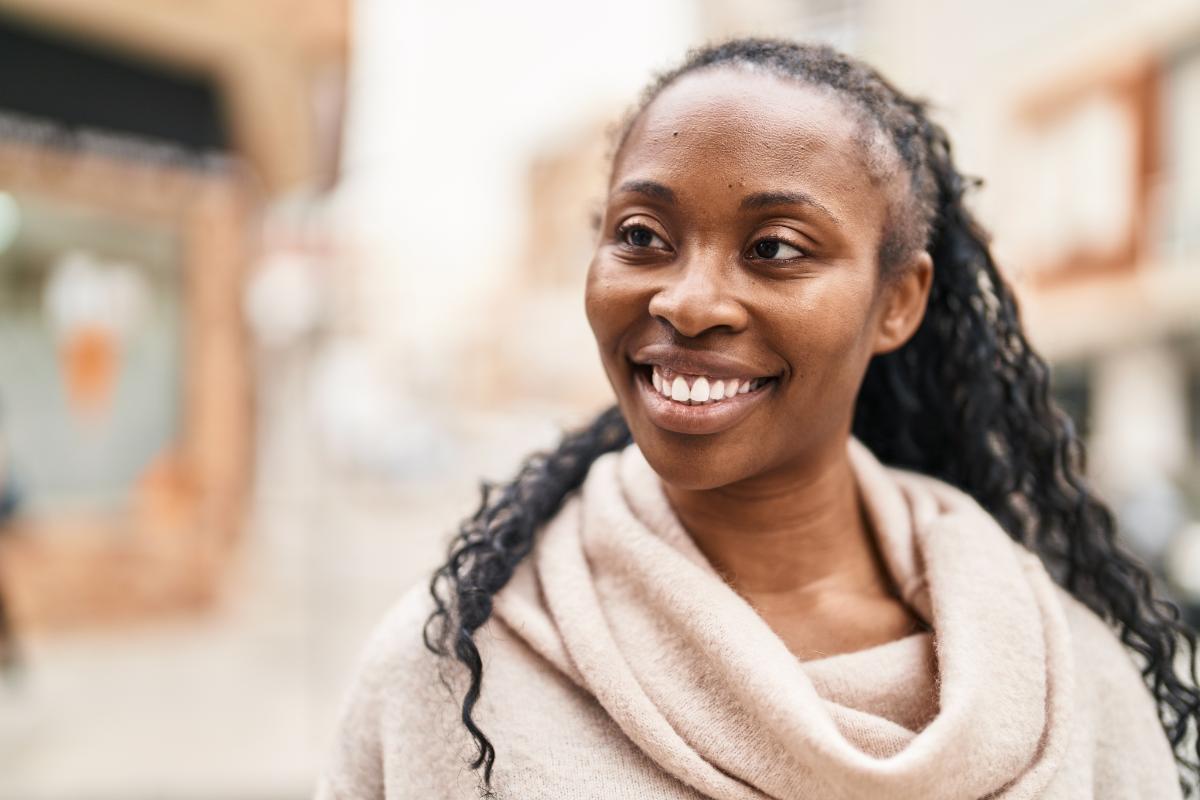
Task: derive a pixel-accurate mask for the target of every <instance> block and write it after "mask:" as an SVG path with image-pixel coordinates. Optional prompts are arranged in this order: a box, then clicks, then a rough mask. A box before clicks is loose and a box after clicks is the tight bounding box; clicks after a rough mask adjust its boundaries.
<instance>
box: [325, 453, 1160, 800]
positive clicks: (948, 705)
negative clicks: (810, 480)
mask: <svg viewBox="0 0 1200 800" xmlns="http://www.w3.org/2000/svg"><path fill="white" fill-rule="evenodd" d="M849 454H850V458H851V462H852V464H853V467H854V471H855V474H856V477H857V480H858V484H859V486H860V490H861V495H862V499H863V503H864V508H865V509H866V512H867V514H868V518H869V520H870V521H871V524H872V526H873V528H874V531H875V535H876V536H877V537H878V543H879V546H880V550H881V552H882V553H883V556H884V559H885V561H886V563H887V566H888V568H889V570H890V571H891V573H892V576H893V578H894V580H895V584H896V586H897V587H899V590H900V593H901V595H902V596H903V599H904V600H905V601H906V602H908V603H909V604H910V606H911V607H912V608H913V609H915V610H916V611H917V613H918V614H920V615H921V616H922V617H923V618H924V619H925V620H926V621H927V622H928V623H929V624H930V626H931V627H932V629H933V633H932V634H928V633H922V634H915V635H913V636H909V637H907V638H904V639H900V640H897V641H894V642H891V643H888V644H885V645H881V646H878V647H873V648H869V649H866V650H862V651H860V652H857V653H850V654H845V655H838V656H833V657H829V658H824V659H820V660H817V661H808V662H800V661H798V660H797V659H796V657H795V656H794V655H793V654H792V653H791V652H790V651H789V650H788V649H787V647H786V646H785V644H784V643H783V641H782V640H781V639H780V638H779V637H778V636H777V635H776V634H775V633H774V632H773V631H772V630H771V629H770V628H769V627H768V626H767V624H766V623H765V622H764V621H763V619H762V618H761V617H760V616H759V615H758V614H757V613H756V612H755V610H754V609H753V608H752V607H751V606H750V605H749V604H748V603H747V602H746V600H744V599H743V598H742V597H740V596H739V595H738V594H737V593H736V592H734V591H733V590H732V589H731V588H730V587H729V586H728V585H727V584H726V583H725V582H724V581H723V580H722V579H721V577H720V576H719V575H718V574H717V573H716V572H715V571H714V569H713V568H712V566H711V565H710V564H709V563H708V561H707V560H706V559H705V557H704V556H703V554H702V553H701V552H700V551H699V550H698V549H697V548H696V546H695V544H694V542H693V541H692V540H691V538H690V537H689V536H688V534H687V532H686V531H685V530H684V529H683V528H682V527H681V525H680V523H679V521H678V519H677V517H676V516H675V514H674V513H673V511H672V509H671V507H670V505H669V503H668V501H667V499H666V496H665V494H664V492H663V490H662V485H661V482H660V479H659V478H658V476H657V475H656V474H655V473H654V471H653V469H652V468H651V467H650V465H649V464H648V463H647V462H646V460H645V458H644V456H643V455H642V454H641V452H640V451H639V450H638V449H637V447H636V446H634V445H631V446H629V447H628V448H626V449H625V450H624V451H622V452H619V453H610V454H608V455H606V456H603V457H601V458H600V459H599V460H597V462H596V463H595V464H594V465H593V467H592V469H591V471H590V473H589V475H588V478H587V480H586V481H585V483H584V486H583V488H582V491H581V492H580V493H579V494H577V495H575V496H573V497H571V498H570V499H569V500H568V501H567V503H566V504H565V505H564V506H563V508H562V509H561V511H560V512H559V513H558V514H557V515H556V516H555V518H554V519H553V520H551V521H550V522H549V523H548V524H547V526H546V527H545V529H544V530H543V531H542V533H541V538H540V540H539V542H538V544H537V547H536V548H535V550H534V552H533V554H532V556H531V557H530V558H529V559H527V560H526V562H524V563H523V564H522V566H521V568H520V569H519V570H518V572H517V574H516V576H514V579H513V581H512V582H511V583H510V584H509V585H508V586H507V587H506V588H505V589H504V590H503V591H502V592H501V593H500V594H499V595H498V596H497V598H496V605H495V618H494V620H493V622H491V623H489V626H488V630H490V631H492V633H491V634H485V635H482V636H480V637H477V638H479V639H481V641H482V643H483V644H482V647H483V649H484V665H485V666H484V670H485V672H484V702H483V703H481V711H480V715H481V724H482V725H483V727H484V729H485V731H486V732H487V733H488V735H489V737H490V738H491V739H492V740H493V741H494V742H496V745H497V749H498V759H499V760H498V763H497V781H496V782H497V789H498V791H499V794H500V796H501V797H503V798H509V799H511V800H518V799H519V800H526V799H527V798H532V797H562V796H567V795H568V794H569V795H570V796H574V797H601V796H603V797H629V798H641V797H659V798H661V797H680V798H683V797H688V798H692V797H696V796H706V797H711V798H718V799H719V800H765V798H777V799H778V800H799V799H800V798H887V799H888V800H906V799H908V798H911V799H912V800H918V799H919V800H939V799H942V798H944V799H945V800H951V799H952V798H953V799H955V800H958V799H960V798H961V799H962V800H972V799H975V798H985V797H986V798H1005V800H1017V799H1018V798H1093V797H1096V798H1100V797H1111V798H1147V800H1149V798H1154V800H1162V799H1163V798H1173V797H1178V796H1179V790H1178V784H1177V777H1176V772H1175V768H1174V762H1173V759H1172V755H1171V753H1170V750H1169V748H1168V746H1167V743H1166V740H1165V737H1164V736H1163V733H1162V730H1161V728H1160V727H1159V726H1158V723H1157V719H1156V717H1155V710H1154V705H1153V702H1152V700H1151V698H1150V696H1149V693H1148V692H1147V691H1146V689H1145V688H1144V687H1143V685H1142V684H1141V680H1140V677H1139V676H1138V675H1137V673H1136V671H1135V670H1134V668H1133V665H1132V663H1131V661H1130V659H1129V657H1128V656H1126V654H1125V652H1124V651H1123V650H1122V648H1121V646H1120V645H1119V644H1118V643H1117V641H1116V640H1115V638H1114V637H1113V635H1112V634H1111V633H1110V632H1109V631H1108V630H1107V629H1106V628H1105V627H1104V625H1103V624H1102V623H1101V622H1100V621H1099V620H1097V619H1096V618H1095V617H1094V616H1093V615H1092V614H1091V613H1090V612H1088V611H1087V610H1085V609H1084V608H1083V607H1082V606H1081V605H1079V604H1078V603H1076V602H1075V601H1074V600H1073V599H1071V598H1070V597H1069V596H1068V595H1066V594H1065V593H1064V592H1062V591H1061V590H1059V589H1058V588H1056V586H1055V585H1054V584H1053V583H1052V581H1051V580H1050V578H1049V577H1048V576H1047V574H1046V572H1045V570H1044V569H1043V567H1042V564H1041V562H1040V561H1039V560H1038V559H1037V558H1036V557H1035V556H1034V555H1032V554H1030V553H1028V552H1027V551H1025V550H1024V549H1022V548H1021V547H1019V546H1017V545H1016V544H1014V543H1013V541H1012V540H1011V539H1010V538H1009V537H1008V536H1007V535H1006V534H1005V533H1004V531H1003V530H1002V529H1001V528H1000V527H999V526H998V525H997V524H996V522H995V521H994V520H993V518H992V517H990V516H989V515H988V514H987V513H986V512H985V511H984V510H983V509H982V508H980V507H979V506H978V505H977V504H976V503H975V502H974V501H973V500H971V499H970V498H969V497H968V496H966V495H965V494H963V493H962V492H960V491H958V490H956V489H954V488H953V487H950V486H948V485H947V484H945V483H942V482H940V481H937V480H934V479H932V478H929V477H925V476H921V475H917V474H914V473H909V472H904V471H900V470H895V469H890V468H885V467H883V466H882V465H881V464H880V463H879V462H878V461H877V460H876V459H875V457H874V456H873V455H872V454H871V453H870V452H869V451H868V450H867V449H866V448H865V447H864V446H862V445H861V444H860V443H858V442H857V441H856V440H851V441H850V443H849ZM408 605H409V607H410V609H411V611H408V612H404V613H401V614H395V615H393V617H392V619H391V621H390V622H388V623H385V625H384V626H383V628H382V629H381V631H380V633H379V634H377V636H376V642H375V645H374V647H373V652H374V653H375V655H374V656H373V657H371V658H369V659H368V663H367V665H366V666H365V667H364V668H363V672H362V673H361V675H360V681H359V690H358V691H356V692H355V693H354V695H352V697H351V699H350V701H348V707H347V710H346V712H345V715H344V717H343V728H342V735H341V740H340V743H339V747H338V749H337V750H336V751H335V759H334V763H333V765H332V766H331V767H330V769H329V771H328V773H327V778H326V782H325V783H324V784H323V785H324V786H325V787H326V789H327V791H328V794H326V795H324V796H329V797H334V796H337V797H344V796H355V797H356V796H389V797H393V796H394V797H410V796H411V797H418V796H421V797H425V796H445V797H462V796H464V795H462V794H456V793H455V791H460V790H451V789H448V788H438V787H449V786H451V785H457V786H460V787H461V786H462V785H463V784H462V779H461V775H450V774H442V775H439V774H438V768H437V767H435V766H431V763H430V761H429V759H430V758H433V759H434V760H436V757H435V756H429V757H428V758H426V759H425V760H424V762H423V763H422V764H420V765H418V764H416V763H412V764H410V765H408V766H405V764H406V763H407V762H406V761H405V759H411V758H412V755H411V754H413V753H418V754H419V753H426V754H429V753H436V752H437V749H438V748H439V747H441V748H442V749H445V748H446V742H447V739H446V738H445V737H447V736H450V735H454V728H455V725H456V724H457V722H456V721H455V720H454V713H453V712H454V711H456V710H457V709H456V708H454V707H453V704H454V703H455V702H457V700H458V698H454V699H450V698H447V697H446V696H445V695H444V693H442V694H441V695H440V696H438V697H437V699H434V695H432V694H430V693H429V692H427V691H425V690H423V689H417V688H414V687H412V686H408V685H407V684H406V681H409V680H410V679H405V678H399V677H397V673H398V672H402V671H403V670H400V669H398V668H396V667H395V664H394V660H395V659H396V658H401V657H402V658H403V659H405V662H404V663H414V664H415V663H418V662H420V661H421V659H420V656H419V655H418V653H417V651H416V650H415V648H414V644H415V642H414V640H413V637H414V635H419V620H421V619H422V618H423V614H424V613H426V612H427V607H426V606H424V605H423V604H421V603H415V604H414V601H413V600H411V598H410V601H409V604H408ZM397 651H400V654H398V653H397ZM389 658H391V659H392V662H388V659H389ZM381 660H382V661H383V662H388V663H392V666H391V667H390V672H389V673H388V675H389V676H390V677H387V678H380V677H378V676H377V675H374V673H373V670H378V669H380V668H379V667H374V668H373V667H372V666H371V664H372V663H376V662H380V661H381ZM421 663H423V662H421ZM506 665H507V666H506ZM489 670H490V671H491V673H492V674H489ZM417 672H420V671H419V670H418V671H414V670H413V669H411V668H408V672H407V673H405V674H409V675H416V674H417ZM422 674H423V675H424V676H425V677H419V678H412V679H411V682H412V683H414V684H415V683H416V682H417V681H420V682H427V681H428V680H429V677H428V675H429V674H430V673H429V672H428V671H424V672H423V673H422ZM564 676H565V678H566V679H567V682H564V680H563V679H564ZM563 687H568V688H567V689H565V690H564V689H563ZM564 691H565V692H566V693H565V694H563V695H562V697H563V698H564V699H558V700H555V701H554V702H548V701H547V702H541V701H543V700H545V699H546V698H550V697H557V696H558V693H560V692H564ZM370 698H374V700H373V701H372V700H371V699H370ZM522 698H525V699H524V700H523V699H522ZM565 698H570V699H569V700H567V699H565ZM371 702H376V703H378V706H379V707H378V708H376V709H375V710H374V711H371V710H368V708H369V705H368V704H369V703H371ZM434 706H436V708H434ZM398 707H399V708H402V709H403V710H402V711H393V712H388V711H387V710H386V709H388V708H398ZM422 709H424V710H422ZM389 713H390V714H391V716H393V717H395V716H396V715H397V714H398V715H401V716H402V719H395V718H394V719H392V720H390V722H391V723H392V724H391V725H390V727H389V726H388V725H387V724H386V723H387V722H388V720H387V719H375V717H376V716H379V717H383V718H386V717H388V716H389ZM364 717H365V718H368V719H371V720H372V721H371V722H370V724H371V725H374V726H376V729H378V728H380V727H382V728H383V729H385V730H391V731H392V734H391V736H390V738H389V737H386V736H385V737H383V738H380V737H378V736H377V737H375V738H372V739H369V740H367V741H365V743H364V739H363V734H362V732H361V730H355V728H356V727H357V726H360V725H361V724H362V722H361V719H359V721H357V722H356V721H354V720H355V719H356V718H364ZM529 717H534V718H537V719H535V720H534V721H533V722H529V721H528V718H529ZM435 720H436V722H435ZM597 720H599V721H597ZM406 728H411V730H407V731H406V730H405V729H406ZM422 728H423V730H424V731H429V730H438V731H440V732H441V733H440V736H441V737H442V738H440V739H439V738H436V737H435V738H433V739H432V740H426V741H419V740H420V739H421V737H422V736H424V735H426V734H425V733H423V730H422ZM539 730H540V731H544V732H545V733H544V736H545V740H544V741H538V740H537V738H536V737H537V735H538V734H537V733H536V731H539ZM597 730H599V731H600V733H598V734H597V733H596V731H597ZM585 731H586V734H585ZM457 735H458V736H459V740H460V741H461V738H462V737H463V736H465V734H463V733H462V732H461V730H459V731H458V732H457ZM597 736H599V739H596V738H595V737H597ZM584 738H588V740H589V741H592V742H593V743H592V744H591V745H589V746H588V747H587V748H586V749H584V750H582V751H581V750H580V749H579V748H578V747H572V740H573V739H575V740H578V741H582V740H583V739H584ZM596 741H600V742H609V741H611V742H612V749H611V752H610V753H607V754H606V753H605V752H603V750H601V751H599V752H598V751H597V747H598V745H596V744H595V742H596ZM630 744H631V745H632V747H630ZM356 748H357V749H358V750H362V749H368V750H369V749H372V748H378V749H380V750H381V751H382V752H380V753H370V754H367V757H366V758H365V759H364V756H363V753H361V752H355V749H356ZM630 752H632V753H636V754H637V755H636V756H632V755H629V753H630ZM572 759H574V763H572ZM606 760H609V761H612V762H614V763H615V762H618V761H621V762H624V763H622V764H621V765H620V766H618V767H614V768H612V769H609V768H608V767H605V766H597V764H600V763H603V762H605V761H606ZM364 763H366V764H368V765H371V764H378V765H380V766H379V767H378V769H379V770H381V772H379V774H377V775H372V776H370V780H369V781H368V782H367V783H363V782H362V780H361V778H362V777H363V776H362V773H363V772H364V771H366V772H370V771H372V770H374V769H375V768H374V767H372V766H366V767H364V766H363V764H364ZM447 763H453V762H447ZM415 770H427V771H428V770H432V774H433V777H432V778H430V777H429V775H428V774H426V775H424V776H422V777H420V778H417V777H415V776H413V775H412V774H411V773H412V772H413V771H415ZM606 770H607V771H606ZM356 774H357V775H358V777H357V778H356V777H355V775H356ZM572 775H576V776H580V780H583V781H585V782H586V781H588V780H589V779H588V778H586V776H593V777H592V778H591V779H590V780H591V781H592V782H593V783H592V784H590V785H592V789H588V788H586V786H587V785H588V784H587V783H585V784H584V785H583V786H580V787H576V790H575V791H571V792H566V790H564V789H563V788H561V787H562V786H567V785H570V783H569V781H570V779H571V776H572ZM672 779H674V780H672ZM564 781H566V782H567V783H564ZM594 781H605V782H612V783H613V784H614V785H613V786H607V787H605V788H603V789H601V788H600V787H598V786H595V785H594ZM616 784H622V785H620V786H617V785H616ZM364 786H368V787H378V788H371V789H370V790H369V791H361V792H360V790H361V789H362V788H363V787H364ZM555 786H559V787H560V788H554V787H555ZM672 786H674V787H677V788H676V789H671V788H669V787H672ZM335 787H341V788H340V790H339V792H340V793H339V792H335V791H334V788H335ZM389 787H390V788H389ZM418 787H421V788H419V789H418ZM639 787H640V788H639ZM647 787H653V788H647ZM410 792H411V793H410ZM430 792H434V793H435V794H430ZM589 792H592V793H589Z"/></svg>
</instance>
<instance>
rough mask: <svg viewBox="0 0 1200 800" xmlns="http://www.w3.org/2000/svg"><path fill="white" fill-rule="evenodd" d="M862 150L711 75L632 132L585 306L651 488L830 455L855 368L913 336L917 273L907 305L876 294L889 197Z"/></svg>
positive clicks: (826, 101)
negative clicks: (656, 481)
mask: <svg viewBox="0 0 1200 800" xmlns="http://www.w3.org/2000/svg"><path fill="white" fill-rule="evenodd" d="M865 140H866V137H864V135H863V133H862V129H861V127H860V125H859V124H858V123H857V122H856V120H855V119H854V117H853V116H852V115H851V114H850V113H849V112H848V111H847V109H846V108H845V107H844V106H843V104H842V102H841V101H839V100H838V99H837V98H836V97H835V96H833V95H831V94H829V93H827V92H824V91H821V90H818V89H813V88H809V87H807V86H804V85H801V84H798V83H795V82H790V81H785V80H782V79H779V78H776V77H773V76H769V75H764V74H762V73H757V74H756V73H752V72H749V71H747V70H742V69H730V68H719V69H714V70H707V71H702V72H698V73H692V74H690V75H686V76H684V77H683V78H681V79H679V80H678V81H676V82H675V83H674V84H672V85H671V86H669V87H668V88H667V89H665V90H664V91H663V92H662V93H661V94H660V95H659V96H658V97H657V98H656V99H655V100H654V101H653V102H652V103H650V105H649V106H648V107H647V108H646V109H645V110H644V111H643V113H642V114H641V116H640V117H639V118H638V119H637V120H636V122H635V123H634V125H633V127H632V129H631V130H630V132H629V135H628V137H627V138H626V140H625V143H624V145H623V147H622V148H621V150H620V152H618V153H617V156H616V158H615V161H614V164H613V171H612V177H611V180H610V183H609V193H608V199H607V204H606V207H605V211H604V217H603V222H602V225H601V231H600V237H599V240H598V243H597V247H596V252H595V256H594V257H593V259H592V263H591V266H590V268H589V271H588V282H587V293H586V307H587V315H588V320H589V322H590V323H591V326H592V331H593V332H594V334H595V336H596V341H597V344H598V346H599V350H600V355H601V359H602V361H603V363H604V368H605V370H606V372H607V374H608V379H609V381H610V382H611V383H612V386H613V389H614V391H615V392H616V395H617V401H618V403H619V405H620V407H621V411H622V413H623V415H624V417H625V419H626V421H627V422H628V423H629V427H630V430H631V432H632V434H633V438H634V440H635V441H636V443H637V444H638V446H639V448H640V449H641V450H642V452H643V453H644V454H645V455H646V458H647V460H648V461H649V462H650V464H651V465H652V466H653V467H654V469H655V471H657V472H658V473H659V475H661V476H662V477H663V478H664V479H665V480H667V481H668V482H669V483H671V484H674V485H676V486H679V487H681V488H690V489H706V488H715V487H718V486H725V485H728V484H732V483H736V482H738V481H741V480H745V479H747V478H752V477H756V476H767V475H773V474H780V475H784V474H791V473H794V471H795V470H796V469H797V468H799V469H803V467H804V465H805V464H811V463H814V462H813V459H818V460H819V459H820V458H821V455H822V448H826V449H825V450H824V452H825V453H828V452H832V451H831V450H829V449H828V448H832V447H841V448H844V443H845V437H846V436H847V435H848V433H849V430H850V424H851V420H852V415H853V408H854V401H855V397H856V395H857V393H858V388H859V385H860V384H861V382H862V376H863V373H864V371H865V369H866V366H867V362H868V361H869V360H870V358H871V356H872V355H873V354H874V353H876V352H882V351H884V350H888V349H894V348H895V347H898V346H899V345H900V344H902V343H903V341H904V339H907V337H908V336H909V335H911V332H912V330H915V327H916V323H918V322H919V317H920V313H921V311H922V310H923V303H924V296H925V290H926V289H927V286H928V275H925V282H924V284H923V285H919V286H917V287H916V294H919V295H920V296H919V297H916V296H915V295H913V290H912V289H913V287H911V286H910V287H909V288H908V290H905V289H904V285H905V281H903V280H902V281H900V282H898V283H897V284H896V285H897V286H898V287H899V288H898V289H897V290H895V291H893V288H892V287H893V282H888V283H887V284H886V286H885V285H883V284H881V282H880V277H879V266H878V261H877V257H876V254H877V252H878V249H879V244H880V237H881V235H882V231H883V228H884V223H885V221H886V218H887V214H888V209H889V202H888V198H889V196H890V193H891V192H893V191H894V188H893V186H892V183H893V181H894V180H895V179H894V178H893V179H887V180H885V179H883V178H881V177H879V176H878V175H877V174H876V172H877V171H873V170H872V169H871V168H870V166H869V163H868V154H867V151H866V145H865V144H864V141H865ZM926 258H927V257H926ZM926 272H928V270H926ZM906 291H907V292H908V294H907V295H906ZM908 295H913V296H908ZM906 304H907V305H906ZM910 307H911V308H910ZM906 309H907V311H906ZM898 315H899V321H897V320H898ZM914 316H915V319H910V317H914ZM910 323H911V324H910Z"/></svg>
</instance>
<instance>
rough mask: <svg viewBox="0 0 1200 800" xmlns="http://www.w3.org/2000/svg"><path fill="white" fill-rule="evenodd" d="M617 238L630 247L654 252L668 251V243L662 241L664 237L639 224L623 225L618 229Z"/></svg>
mask: <svg viewBox="0 0 1200 800" xmlns="http://www.w3.org/2000/svg"><path fill="white" fill-rule="evenodd" d="M617 236H618V238H620V240H621V241H622V242H623V243H625V244H627V245H629V246H630V247H636V248H638V249H643V250H644V249H647V248H649V249H654V250H666V249H668V248H667V243H666V242H664V241H663V240H662V237H661V236H659V235H658V234H657V233H655V232H654V231H652V230H651V229H650V228H647V227H646V226H645V225H639V224H637V223H629V224H625V225H622V226H621V227H620V228H619V229H617Z"/></svg>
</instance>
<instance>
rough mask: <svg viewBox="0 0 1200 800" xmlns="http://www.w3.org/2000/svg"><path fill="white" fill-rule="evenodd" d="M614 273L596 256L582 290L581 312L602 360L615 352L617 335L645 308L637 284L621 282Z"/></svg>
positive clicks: (614, 271) (616, 271)
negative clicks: (583, 313) (590, 329)
mask: <svg viewBox="0 0 1200 800" xmlns="http://www.w3.org/2000/svg"><path fill="white" fill-rule="evenodd" d="M618 272H619V270H617V269H615V268H613V267H611V266H609V265H607V264H605V262H604V261H603V259H602V258H600V257H599V256H598V257H597V258H596V259H595V260H593V261H592V264H591V266H589V267H588V274H587V284H586V286H585V288H584V296H583V302H584V311H585V313H586V314H587V320H588V324H589V325H590V326H591V328H592V335H593V336H594V337H595V338H596V343H597V344H598V345H599V346H600V349H601V354H602V355H603V357H604V358H605V359H606V360H607V359H608V358H609V357H610V356H611V355H612V354H613V352H614V351H615V348H616V347H617V345H618V344H619V340H620V338H621V335H622V334H623V333H624V332H625V331H626V330H627V329H628V328H629V326H630V325H631V324H633V323H634V322H635V321H636V320H637V319H638V318H639V317H640V316H641V313H642V310H643V309H644V308H645V307H646V302H645V301H644V299H643V298H642V296H641V295H642V293H641V292H640V291H639V289H638V282H637V281H630V280H628V278H627V277H626V278H625V279H622V278H621V276H620V275H618V274H617V273H618Z"/></svg>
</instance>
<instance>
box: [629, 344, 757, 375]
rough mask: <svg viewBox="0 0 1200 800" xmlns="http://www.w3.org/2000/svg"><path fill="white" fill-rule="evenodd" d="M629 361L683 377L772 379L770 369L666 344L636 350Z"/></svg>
mask: <svg viewBox="0 0 1200 800" xmlns="http://www.w3.org/2000/svg"><path fill="white" fill-rule="evenodd" d="M630 360H632V361H633V363H635V364H654V365H657V366H660V367H666V368H667V369H669V370H671V371H672V372H681V373H683V374H685V375H706V376H708V377H710V378H719V379H722V380H723V379H725V378H763V377H773V375H772V374H771V372H770V371H769V370H765V369H762V368H761V367H756V366H754V365H753V364H747V363H746V362H745V361H741V360H739V359H737V358H734V357H731V356H727V355H722V354H721V353H717V352H715V351H712V350H687V349H684V348H682V347H676V346H674V345H669V344H650V345H646V346H645V347H639V348H638V349H636V350H635V351H634V352H633V355H632V356H631V357H630Z"/></svg>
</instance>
